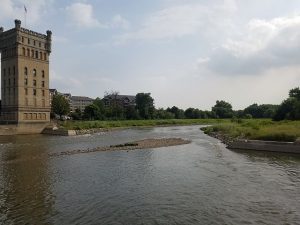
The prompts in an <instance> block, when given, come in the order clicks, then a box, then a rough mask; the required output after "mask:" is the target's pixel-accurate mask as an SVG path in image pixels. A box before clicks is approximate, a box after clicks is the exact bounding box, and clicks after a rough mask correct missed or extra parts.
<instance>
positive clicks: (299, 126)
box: [202, 119, 300, 142]
mask: <svg viewBox="0 0 300 225" xmlns="http://www.w3.org/2000/svg"><path fill="white" fill-rule="evenodd" d="M202 130H204V132H205V133H206V134H209V135H214V134H220V135H222V136H223V137H224V138H226V139H236V138H246V139H252V140H267V141H291V142H293V141H295V140H296V139H297V138H298V137H300V121H280V122H274V121H272V120H267V119H250V120H240V119H238V120H231V122H230V123H219V124H214V125H213V126H209V127H205V128H203V129H202Z"/></svg>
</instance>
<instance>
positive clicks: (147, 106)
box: [135, 93, 155, 119]
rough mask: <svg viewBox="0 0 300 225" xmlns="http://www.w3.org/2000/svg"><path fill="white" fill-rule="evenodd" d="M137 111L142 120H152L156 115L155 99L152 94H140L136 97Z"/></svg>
mask: <svg viewBox="0 0 300 225" xmlns="http://www.w3.org/2000/svg"><path fill="white" fill-rule="evenodd" d="M135 103H136V109H137V110H138V113H139V115H140V117H141V118H143V119H151V118H153V115H154V110H155V108H154V99H153V98H152V97H151V94H150V93H138V94H137V95H136V96H135Z"/></svg>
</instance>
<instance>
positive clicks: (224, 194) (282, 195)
mask: <svg viewBox="0 0 300 225" xmlns="http://www.w3.org/2000/svg"><path fill="white" fill-rule="evenodd" d="M155 137H159V138H161V137H181V138H185V139H190V140H192V143H191V144H188V145H182V146H173V147H168V148H160V149H145V150H137V151H129V152H126V151H114V152H97V153H89V154H79V155H72V156H62V157H53V158H49V157H48V154H49V153H54V152H61V151H67V150H74V149H87V148H93V147H97V146H106V145H111V144H119V143H124V142H128V141H135V140H140V139H144V138H155ZM299 202H300V157H299V156H296V155H289V154H280V153H270V152H268V153H265V152H254V151H252V152H249V151H230V150H228V149H226V148H225V147H224V146H223V145H222V144H221V143H219V142H218V141H217V140H215V139H213V138H210V137H207V136H206V135H204V134H203V133H202V132H201V131H200V130H199V126H187V127H162V128H148V129H130V130H123V131H116V132H108V133H100V134H94V135H89V136H76V137H53V136H42V135H29V136H14V137H0V224H297V223H299V221H300V214H299V212H300V205H299Z"/></svg>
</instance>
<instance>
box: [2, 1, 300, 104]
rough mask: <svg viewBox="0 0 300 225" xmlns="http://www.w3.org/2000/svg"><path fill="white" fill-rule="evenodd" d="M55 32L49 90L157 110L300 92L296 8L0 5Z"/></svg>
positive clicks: (276, 99) (8, 19)
mask: <svg viewBox="0 0 300 225" xmlns="http://www.w3.org/2000/svg"><path fill="white" fill-rule="evenodd" d="M24 4H25V5H26V7H27V23H26V27H27V28H29V29H32V30H35V31H38V32H42V33H45V32H46V30H48V29H50V30H52V32H53V36H54V37H53V51H52V54H51V57H50V60H51V64H50V88H56V89H58V90H59V91H61V92H70V93H72V95H85V96H90V97H97V96H99V97H103V94H104V92H105V91H110V90H115V91H119V93H120V94H132V95H135V94H136V93H137V92H150V93H151V95H152V96H153V97H154V99H155V104H156V107H168V106H173V105H176V106H179V107H181V108H184V109H185V108H187V107H189V106H191V107H197V108H200V109H210V108H211V106H212V105H214V103H215V101H216V100H226V101H229V102H230V103H231V104H232V105H233V107H234V109H242V108H245V107H246V106H248V105H250V104H252V103H258V104H262V103H274V104H279V103H280V102H281V101H282V100H283V99H284V98H286V97H287V95H288V90H290V89H291V88H293V87H296V86H300V1H299V0H251V1H249V0H224V1H223V0H94V1H92V0H82V1H80V0H78V1H73V0H0V26H3V27H4V29H5V30H7V29H9V28H12V27H13V26H14V22H13V20H14V19H15V18H19V19H21V20H22V26H25V21H24V6H23V5H24Z"/></svg>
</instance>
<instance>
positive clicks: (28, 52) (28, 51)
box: [27, 48, 30, 57]
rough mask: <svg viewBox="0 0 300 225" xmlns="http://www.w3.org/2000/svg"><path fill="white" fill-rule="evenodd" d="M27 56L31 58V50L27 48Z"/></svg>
mask: <svg viewBox="0 0 300 225" xmlns="http://www.w3.org/2000/svg"><path fill="white" fill-rule="evenodd" d="M27 56H28V57H30V50H29V48H27Z"/></svg>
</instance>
